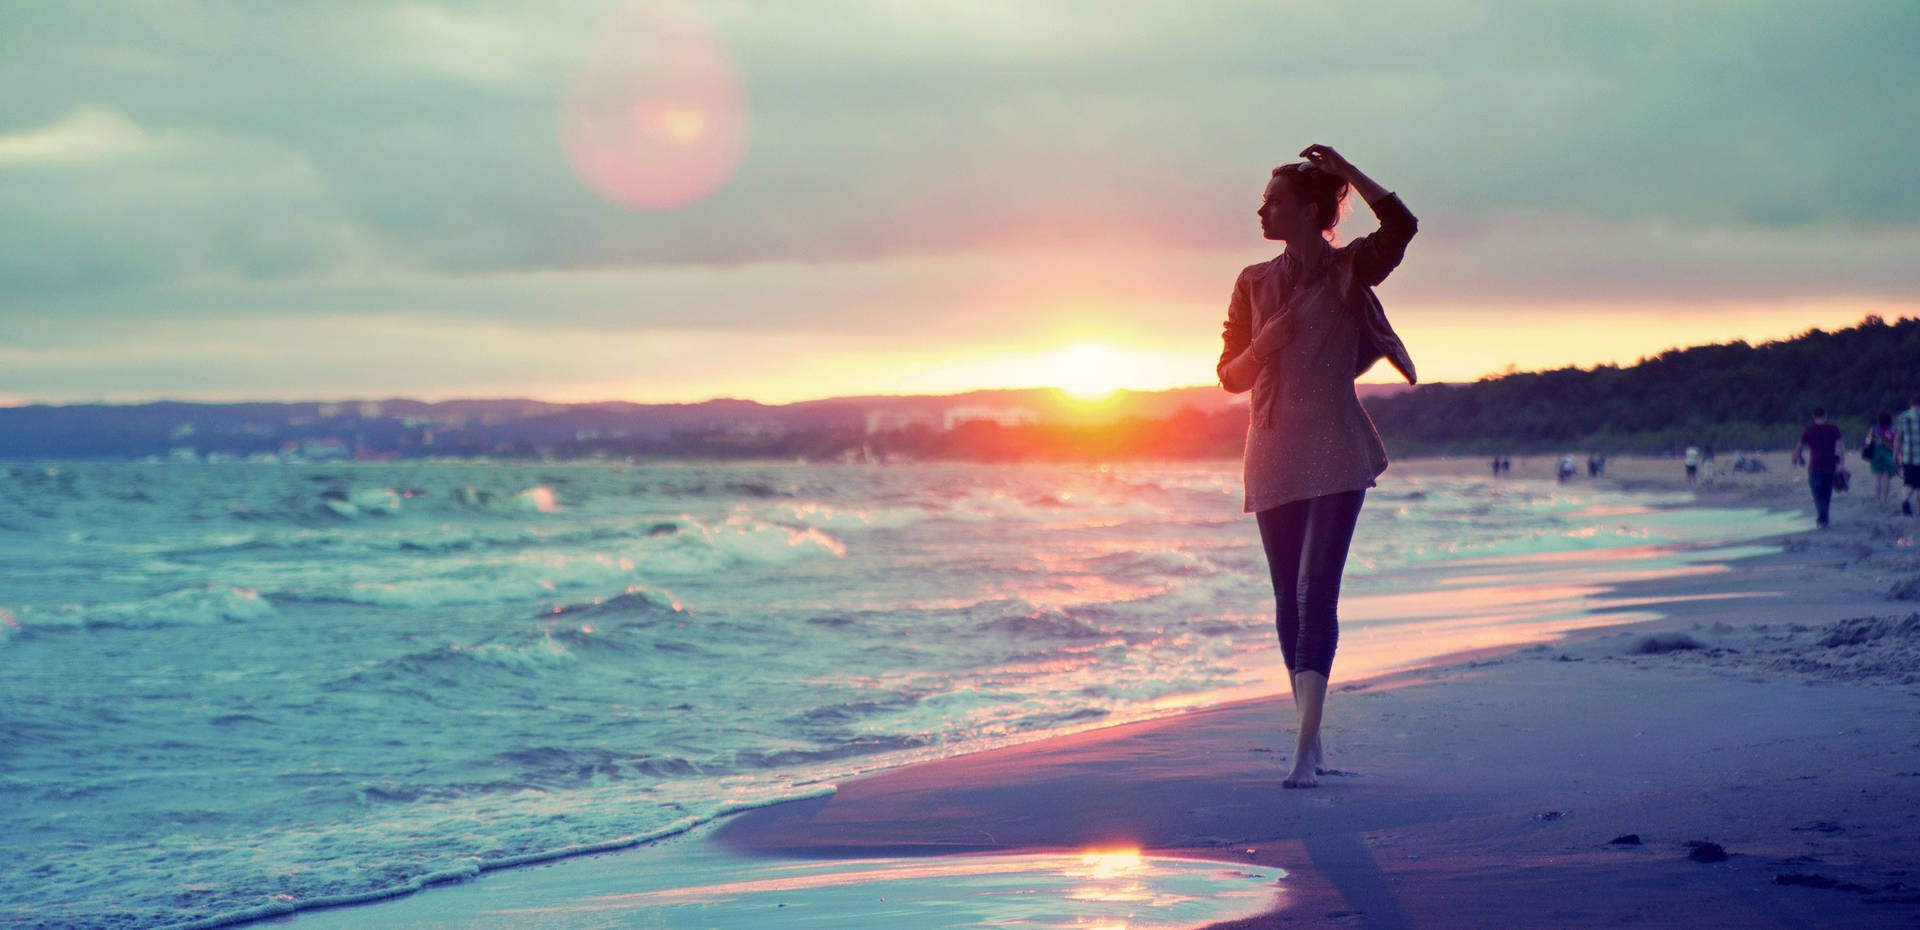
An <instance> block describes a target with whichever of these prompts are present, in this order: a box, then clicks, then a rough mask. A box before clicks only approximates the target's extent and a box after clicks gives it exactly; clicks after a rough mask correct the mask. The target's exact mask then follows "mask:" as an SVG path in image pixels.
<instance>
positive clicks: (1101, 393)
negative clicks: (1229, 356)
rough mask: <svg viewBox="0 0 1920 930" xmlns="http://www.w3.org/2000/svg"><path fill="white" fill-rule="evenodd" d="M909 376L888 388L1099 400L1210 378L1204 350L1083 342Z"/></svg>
mask: <svg viewBox="0 0 1920 930" xmlns="http://www.w3.org/2000/svg"><path fill="white" fill-rule="evenodd" d="M904 367H906V368H910V369H911V370H912V372H913V375H912V377H910V378H903V379H900V380H899V381H898V382H896V383H895V384H893V385H891V388H892V389H893V390H895V391H900V392H928V393H946V392H953V391H971V390H981V389H994V388H1035V387H1041V388H1044V387H1051V388H1058V389H1060V390H1061V391H1064V392H1066V394H1067V395H1068V396H1070V397H1072V398H1074V399H1075V400H1079V401H1084V402H1089V403H1093V402H1098V401H1101V400H1105V399H1106V398H1108V397H1110V396H1112V395H1113V393H1114V392H1116V391H1122V390H1132V391H1160V390H1166V389H1168V388H1176V387H1191V386H1193V385H1195V384H1203V383H1205V382H1206V381H1208V380H1209V379H1211V377H1212V375H1213V358H1212V356H1210V355H1208V354H1207V353H1206V352H1205V351H1204V350H1198V351H1185V352H1182V351H1179V350H1176V349H1142V348H1133V347H1127V346H1118V345H1114V344H1112V343H1106V342H1095V341H1090V340H1084V341H1079V342H1072V343H1068V344H1066V345H1061V346H1057V347H1055V348H1050V349H1036V350H1030V351H1025V352H1011V353H1005V354H999V353H995V354H981V355H974V356H971V357H960V358H951V359H943V360H938V361H932V362H930V363H925V364H920V365H913V366H904Z"/></svg>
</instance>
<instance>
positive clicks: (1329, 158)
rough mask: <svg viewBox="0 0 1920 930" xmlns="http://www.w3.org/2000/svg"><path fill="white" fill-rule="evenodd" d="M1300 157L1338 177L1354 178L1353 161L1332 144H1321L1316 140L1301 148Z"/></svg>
mask: <svg viewBox="0 0 1920 930" xmlns="http://www.w3.org/2000/svg"><path fill="white" fill-rule="evenodd" d="M1300 157H1301V158H1304V159H1306V160H1307V163H1308V164H1311V165H1313V166H1314V167H1315V168H1318V169H1320V170H1321V171H1325V172H1327V173H1328V174H1331V175H1334V176H1336V177H1341V178H1347V179H1348V180H1352V175H1353V170H1354V168H1353V162H1350V161H1348V160H1347V159H1346V158H1345V157H1344V156H1342V155H1341V154H1340V153H1339V152H1336V151H1334V150H1333V147H1332V146H1330V145H1321V144H1320V143H1318V142H1315V143H1314V144H1312V145H1309V146H1307V147H1306V148H1304V149H1301V150H1300Z"/></svg>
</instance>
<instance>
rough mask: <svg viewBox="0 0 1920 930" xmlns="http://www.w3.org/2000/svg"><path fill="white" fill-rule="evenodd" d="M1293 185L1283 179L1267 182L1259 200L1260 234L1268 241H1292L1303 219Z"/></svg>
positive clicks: (1273, 179)
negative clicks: (1262, 195) (1263, 193)
mask: <svg viewBox="0 0 1920 930" xmlns="http://www.w3.org/2000/svg"><path fill="white" fill-rule="evenodd" d="M1302 212H1303V211H1302V210H1301V207H1300V201H1299V200H1298V199H1297V198H1295V197H1294V195H1293V185H1292V184H1289V183H1287V179H1286V178H1283V177H1275V178H1272V179H1271V180H1269V181H1267V192H1266V195H1265V196H1264V197H1262V198H1261V200H1260V234H1261V235H1263V236H1265V237H1267V238H1268V239H1282V240H1286V239H1292V238H1294V236H1295V235H1296V233H1297V230H1299V229H1300V228H1301V226H1302V225H1303V223H1304V221H1305V218H1304V217H1302V216H1301V213H1302Z"/></svg>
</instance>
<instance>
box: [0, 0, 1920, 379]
mask: <svg viewBox="0 0 1920 930" xmlns="http://www.w3.org/2000/svg"><path fill="white" fill-rule="evenodd" d="M1916 45H1920V4H1915V3H1912V2H1910V0H1884V2H1844V0H1843V2H1838V3H1835V2H1796V3H1773V2H1765V0H1751V2H1748V0H1740V2H1711V0H1708V2H1695V3H1682V4H1674V3H1671V2H1667V0H1659V2H1634V0H1625V2H1623V0H1595V2H1586V0H1578V2H1556V3H1542V2H1483V3H1434V2H1406V0H1378V2H1373V3H1367V4H1345V3H1330V2H1314V3H1288V2H1245V3H1239V2H1205V0H1201V2H1191V3H1171V2H1152V3H1146V2H1141V3H1129V2H1120V0H1101V2H1051V0H1017V2H1005V3H1000V2H987V0H956V2H946V0H897V2H886V0H866V2H827V0H792V2H779V3H774V2H759V0H752V2H747V0H741V2H697V0H694V2H687V3H671V4H669V3H660V2H639V3H625V2H612V0H543V2H539V3H533V2H524V3H504V2H487V3H427V2H418V3H413V2H407V3H388V2H380V3H376V2H358V0H329V2H326V3H317V4H260V3H251V2H237V0H236V2H229V3H218V2H196V0H124V2H114V3H13V4H7V5H5V6H0V88H4V90H0V402H12V403H18V402H22V401H26V400H45V401H56V402H61V401H79V400H95V399H106V400H110V401H140V400H148V399H156V398H180V399H205V400H231V399H243V398H259V399H297V398H308V399H339V398H361V397H374V398H378V397H393V396H411V397H419V398H424V399H445V398H451V397H501V396H532V397H541V398H546V399H553V400H598V399H628V400H637V401H685V400H700V399H704V398H708V397H713V396H734V397H749V398H753V399H758V400H763V401H767V402H784V401H790V400H795V399H802V398H809V397H821V396H829V395H838V394H852V393H880V392H914V393H918V392H945V391H955V390H964V389H969V388H973V387H982V386H1024V385H1047V384H1078V385H1081V386H1086V387H1090V388H1091V387H1098V386H1100V385H1101V384H1103V383H1107V382H1111V383H1112V384H1117V385H1125V386H1135V387H1164V386H1171V385H1177V384H1195V383H1208V382H1210V381H1211V380H1212V368H1213V361H1214V358H1215V356H1216V355H1217V353H1218V351H1219V326H1220V321H1221V319H1222V317H1223V316H1224V312H1225V305H1226V298H1227V295H1228V292H1229V290H1230V288H1231V285H1232V281H1233V278H1234V275H1235V273H1236V272H1237V271H1238V270H1239V269H1240V268H1241V267H1242V266H1244V265H1246V264H1248V263H1251V262H1254V261H1259V260H1262V259H1264V258H1268V257H1271V256H1272V255H1273V254H1274V248H1273V246H1272V244H1269V243H1265V242H1263V241H1262V240H1261V239H1260V237H1259V231H1258V227H1257V225H1256V222H1255V217H1254V213H1253V211H1254V208H1255V206H1256V205H1257V202H1258V200H1259V196H1260V192H1261V188H1262V185H1263V184H1264V182H1265V179H1266V175H1267V172H1268V170H1269V169H1270V168H1271V167H1272V166H1273V165H1275V164H1278V163H1280V162H1283V161H1287V160H1290V159H1291V157H1292V156H1293V154H1294V153H1296V152H1298V151H1299V149H1300V148H1301V147H1302V146H1304V145H1306V144H1307V143H1310V142H1322V143H1327V144H1330V145H1333V146H1335V147H1337V148H1339V149H1340V150H1341V151H1342V152H1343V153H1344V154H1346V155H1347V156H1348V157H1349V158H1351V159H1352V160H1353V161H1354V162H1355V163H1357V164H1358V165H1359V166H1360V167H1361V168H1362V169H1364V170H1366V171H1367V172H1368V173H1370V174H1371V175H1373V176H1374V177H1375V178H1376V179H1378V180H1380V181H1381V182H1382V183H1383V184H1385V185H1386V186H1387V187H1389V188H1391V189H1394V190H1397V191H1399V192H1400V193H1401V195H1402V197H1403V198H1404V199H1405V201H1406V202H1407V204H1408V205H1409V206H1410V207H1411V208H1412V209H1413V210H1414V212H1415V213H1416V214H1418V215H1419V217H1420V219H1421V234H1420V237H1419V238H1418V239H1416V240H1415V243H1414V246H1413V248H1412V250H1411V251H1410V252H1409V254H1408V259H1407V262H1406V264H1404V265H1403V266H1402V267H1401V269H1400V270H1399V271H1398V272H1397V273H1396V274H1395V276H1394V277H1393V278H1392V279H1391V280H1390V281H1389V282H1388V283H1387V284H1386V285H1385V286H1384V287H1383V288H1382V289H1381V297H1382V299H1383V300H1384V301H1385V302H1386V304H1387V307H1388V311H1389V313H1390V314H1391V315H1392V316H1393V318H1394V320H1395V323H1396V325H1397V326H1398V328H1399V329H1400V330H1401V333H1402V335H1403V336H1404V337H1405V339H1406V341H1407V343H1408V345H1409V347H1410V348H1411V349H1412V351H1413V353H1414V356H1415V360H1416V361H1417V363H1418V364H1419V367H1420V369H1421V374H1422V376H1423V377H1424V378H1425V379H1427V380H1464V379H1472V378H1476V377H1480V376H1482V375H1484V374H1487V373H1490V372H1496V371H1499V370H1501V369H1504V368H1505V367H1507V366H1509V365H1514V366H1518V367H1520V368H1523V369H1528V368H1543V367H1557V366H1562V365H1566V364H1581V365H1590V364H1595V363H1600V362H1609V361H1617V362H1622V363H1631V362H1633V361H1634V360H1635V359H1636V358H1638V357H1640V356H1643V355H1648V354H1652V353H1656V352H1658V351H1660V350H1661V349H1664V348H1667V347H1670V346H1674V345H1688V344H1696V343H1701V342H1710V341H1726V340H1730V339H1737V338H1745V339H1749V340H1761V339H1768V338H1778V337H1784V336H1788V335H1791V334H1793V333H1796V332H1799V331H1802V330H1805V329H1807V328H1809V327H1813V326H1821V327H1829V328H1831V327H1837V326H1843V325H1847V324H1850V323H1852V322H1855V321H1857V320H1858V319H1859V318H1860V317H1861V316H1863V315H1865V314H1867V313H1880V314H1882V315H1885V316H1887V317H1889V318H1892V317H1897V316H1902V315H1909V316H1911V315H1920V180H1916V177H1917V176H1916V174H1915V170H1914V164H1915V152H1916V150H1920V107H1915V106H1914V105H1913V102H1912V100H1911V92H1912V89H1913V88H1914V87H1917V86H1920V64H1917V63H1916V62H1917V61H1920V57H1917V56H1915V55H1914V54H1913V49H1914V47H1916ZM1356 208H1357V209H1356V210H1355V211H1354V213H1353V215H1351V216H1350V218H1349V219H1348V220H1347V222H1346V224H1344V225H1343V227H1342V234H1343V235H1344V236H1346V237H1348V238H1352V237H1354V236H1358V235H1362V234H1364V233H1365V232H1367V231H1369V230H1370V229H1371V227H1372V223H1371V218H1370V217H1369V216H1368V215H1367V211H1366V209H1365V207H1364V205H1359V204H1356ZM1382 368H1383V370H1382V371H1380V372H1376V373H1375V374H1374V375H1373V376H1371V377H1370V379H1384V378H1385V377H1386V376H1387V375H1388V374H1390V372H1386V371H1384V366H1382Z"/></svg>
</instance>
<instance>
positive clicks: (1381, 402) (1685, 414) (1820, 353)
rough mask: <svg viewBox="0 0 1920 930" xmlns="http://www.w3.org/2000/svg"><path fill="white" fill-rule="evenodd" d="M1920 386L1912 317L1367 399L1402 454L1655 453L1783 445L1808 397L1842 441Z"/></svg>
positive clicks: (1918, 323)
mask: <svg viewBox="0 0 1920 930" xmlns="http://www.w3.org/2000/svg"><path fill="white" fill-rule="evenodd" d="M1916 392H1920V319H1900V320H1897V321H1895V322H1893V323H1888V322H1886V321H1885V320H1883V319H1881V318H1880V317H1878V316H1869V317H1866V318H1865V319H1863V320H1861V322H1860V323H1859V324H1857V325H1855V326H1851V327H1848V328H1846V329H1840V330H1835V331H1833V332H1826V331H1823V330H1820V329H1810V330H1807V331H1806V332H1804V333H1801V334H1800V335H1798V336H1794V337H1792V338H1790V339H1782V340H1776V341H1773V342H1764V343H1761V344H1759V345H1749V344H1747V343H1746V342H1743V341H1735V342H1729V343H1721V344H1714V345H1704V346H1694V347H1692V348H1684V349H1669V350H1667V351H1665V352H1662V353H1660V354H1659V355H1656V356H1653V357H1651V358H1643V359H1641V360H1640V361H1639V362H1637V363H1636V364H1634V365H1631V366H1627V367H1624V368H1623V367H1620V366H1616V365H1601V366H1598V367H1595V368H1589V369H1581V368H1562V369H1558V370H1554V371H1538V372H1519V373H1514V374H1506V375H1500V376H1497V377H1492V378H1485V379H1482V380H1480V381H1476V382H1474V383H1472V384H1434V385H1421V386H1420V387H1417V388H1415V389H1413V390H1411V391H1406V392H1403V393H1400V394H1397V395H1394V396H1392V397H1386V398H1380V399H1376V400H1371V401H1368V402H1367V410H1368V412H1369V413H1370V414H1372V416H1373V418H1374V422H1375V424H1376V425H1378V426H1379V428H1380V432H1381V434H1382V435H1383V436H1385V437H1386V438H1387V439H1388V440H1389V442H1391V443H1394V444H1395V448H1396V449H1399V450H1401V451H1407V452H1415V451H1459V452H1468V451H1472V452H1492V451H1511V452H1559V451H1576V450H1593V451H1601V452H1653V453H1662V452H1667V451H1670V450H1673V449H1677V448H1681V447H1684V446H1688V445H1706V446H1713V447H1717V448H1720V449H1784V448H1788V447H1790V446H1792V445H1793V443H1794V441H1795V440H1796V439H1798V438H1799V435H1800V430H1801V428H1802V427H1803V426H1805V425H1806V423H1807V422H1808V416H1809V414H1810V412H1811V410H1812V409H1813V407H1815V406H1823V407H1826V408H1827V410H1828V411H1829V412H1830V416H1831V418H1832V419H1833V421H1834V422H1835V423H1837V424H1839V425H1840V427H1841V429H1842V430H1843V431H1844V433H1845V435H1846V437H1847V442H1848V444H1849V445H1856V444H1857V443H1858V442H1859V440H1860V439H1861V437H1863V436H1864V435H1865V434H1866V429H1867V424H1868V422H1869V421H1870V420H1871V419H1872V418H1873V417H1874V415H1875V414H1877V413H1878V412H1879V411H1881V410H1889V411H1892V412H1895V413H1898V412H1899V411H1900V410H1902V409H1904V408H1905V407H1906V402H1907V399H1908V397H1909V396H1912V395H1913V394H1914V393H1916Z"/></svg>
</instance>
